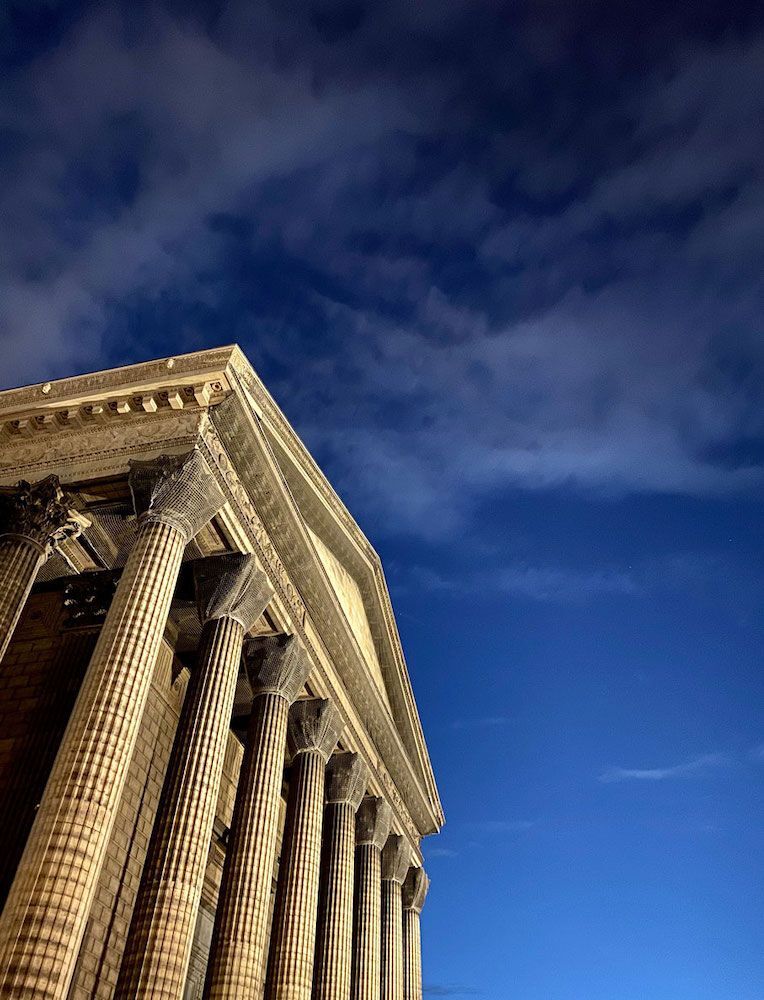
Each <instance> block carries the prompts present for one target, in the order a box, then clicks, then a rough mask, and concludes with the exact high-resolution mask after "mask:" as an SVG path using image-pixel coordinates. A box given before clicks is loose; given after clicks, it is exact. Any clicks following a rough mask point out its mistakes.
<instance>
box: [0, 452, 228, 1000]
mask: <svg viewBox="0 0 764 1000" xmlns="http://www.w3.org/2000/svg"><path fill="white" fill-rule="evenodd" d="M130 487H131V490H132V493H133V499H134V502H135V506H136V512H137V513H138V515H139V519H138V534H137V538H136V541H135V544H134V545H133V548H132V551H131V553H130V555H129V557H128V559H127V562H126V564H125V568H124V570H123V571H122V576H121V578H120V581H119V584H118V586H117V590H116V593H115V595H114V598H113V600H112V603H111V607H110V608H109V612H108V614H107V616H106V621H105V622H104V625H103V628H102V629H101V633H100V635H99V637H98V642H97V643H96V647H95V650H94V651H93V656H92V657H91V660H90V664H89V666H88V669H87V672H86V674H85V678H84V680H83V682H82V687H81V688H80V693H79V695H78V697H77V701H76V703H75V706H74V710H73V712H72V715H71V718H70V719H69V724H68V726H67V728H66V731H65V733H64V737H63V740H62V742H61V746H60V748H59V751H58V755H57V757H56V761H55V763H54V765H53V769H52V771H51V774H50V777H49V779H48V784H47V786H46V788H45V794H44V795H43V799H42V802H41V803H40V808H39V810H38V813H37V817H36V819H35V822H34V825H33V826H32V830H31V833H30V835H29V839H28V841H27V846H26V849H25V851H24V854H23V857H22V859H21V862H20V864H19V868H18V872H17V875H16V878H15V880H14V882H13V886H12V888H11V891H10V894H9V896H8V901H7V903H6V905H5V909H4V911H3V915H2V918H1V919H0V996H2V997H3V1000H8V998H17V1000H29V998H36V997H39V998H43V997H44V998H45V1000H64V998H65V997H66V996H67V992H68V989H69V984H70V981H71V978H72V974H73V971H74V965H75V961H76V958H77V952H78V949H79V946H80V943H81V941H82V936H83V933H84V930H85V924H86V921H87V917H88V913H89V910H90V906H91V903H92V901H93V896H94V894H95V891H96V887H97V883H98V876H99V873H100V870H101V866H102V863H103V859H104V855H105V853H106V848H107V845H108V843H109V839H110V837H111V832H112V828H113V825H114V820H115V817H116V813H117V807H118V805H119V800H120V797H121V795H122V791H123V788H124V784H125V780H126V777H127V770H128V765H129V763H130V759H131V757H132V754H133V750H134V748H135V743H136V739H137V735H138V727H139V725H140V721H141V717H142V715H143V710H144V708H145V706H146V700H147V698H148V693H149V688H150V685H151V676H152V673H153V670H154V663H155V660H156V656H157V652H158V651H159V645H160V643H161V640H162V634H163V632H164V628H165V625H166V622H167V616H168V613H169V609H170V602H171V600H172V595H173V591H174V589H175V582H176V579H177V576H178V572H179V570H180V564H181V559H182V557H183V550H184V549H185V547H186V543H187V542H188V541H189V540H190V539H191V538H193V536H194V535H195V534H196V533H197V532H198V531H199V530H200V529H201V528H202V527H203V526H204V525H205V524H206V523H207V522H208V521H209V520H210V519H211V518H212V517H213V516H214V514H215V513H216V512H217V511H218V510H219V509H220V507H221V506H222V505H223V503H224V496H223V494H222V492H221V490H220V488H219V486H218V485H217V482H216V481H215V478H214V476H213V474H212V473H211V472H210V469H209V468H208V466H207V464H206V462H205V461H204V459H203V458H202V456H201V454H200V453H199V452H198V451H192V452H191V453H190V454H188V455H186V456H173V457H167V456H163V457H161V458H158V459H154V460H152V461H150V462H133V463H131V469H130Z"/></svg>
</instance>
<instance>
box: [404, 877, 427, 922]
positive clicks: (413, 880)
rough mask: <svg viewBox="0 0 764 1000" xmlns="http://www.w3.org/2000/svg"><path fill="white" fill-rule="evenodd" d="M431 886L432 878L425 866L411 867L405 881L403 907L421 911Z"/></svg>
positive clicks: (417, 911)
mask: <svg viewBox="0 0 764 1000" xmlns="http://www.w3.org/2000/svg"><path fill="white" fill-rule="evenodd" d="M429 888H430V880H429V878H427V872H426V871H425V870H424V868H409V872H408V875H407V876H406V879H405V881H404V883H403V909H404V910H414V912H415V913H421V912H422V907H423V906H424V901H425V898H426V896H427V890H428V889H429Z"/></svg>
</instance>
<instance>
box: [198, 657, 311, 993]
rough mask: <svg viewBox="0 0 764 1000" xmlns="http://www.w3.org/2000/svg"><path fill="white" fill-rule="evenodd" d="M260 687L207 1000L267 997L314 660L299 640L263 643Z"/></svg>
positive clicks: (254, 676)
mask: <svg viewBox="0 0 764 1000" xmlns="http://www.w3.org/2000/svg"><path fill="white" fill-rule="evenodd" d="M257 645H258V646H259V647H266V648H265V657H264V663H263V664H262V666H261V668H260V669H257V670H251V671H250V678H251V680H252V682H253V687H254V689H255V698H254V701H253V704H252V714H251V717H250V723H249V732H248V736H247V745H246V748H245V751H244V758H243V760H242V764H241V772H240V775H239V784H238V787H237V792H236V802H235V805H234V811H233V818H232V820H231V833H230V836H229V839H228V847H227V850H226V857H225V865H224V868H223V877H222V881H221V884H220V895H219V898H218V906H217V911H216V914H215V926H214V929H213V933H212V946H211V949H210V959H209V964H208V966H207V979H206V983H205V990H204V996H205V998H207V1000H230V998H231V997H255V996H261V995H262V986H263V982H264V979H265V963H266V956H267V943H268V916H269V910H270V896H271V882H272V879H273V867H274V863H275V860H276V843H277V837H278V825H279V804H280V801H281V785H282V782H283V776H284V756H285V753H286V744H287V724H288V718H289V706H290V704H291V703H292V701H293V700H294V698H295V697H296V696H297V694H298V693H299V691H300V688H301V687H302V685H303V683H304V682H305V678H306V676H307V674H308V670H309V668H310V664H309V661H308V660H307V657H306V656H305V654H304V651H303V650H301V649H300V648H299V646H298V643H297V640H296V639H295V638H294V637H279V639H278V641H277V644H276V643H274V642H273V641H272V640H265V641H261V642H260V643H258V644H257Z"/></svg>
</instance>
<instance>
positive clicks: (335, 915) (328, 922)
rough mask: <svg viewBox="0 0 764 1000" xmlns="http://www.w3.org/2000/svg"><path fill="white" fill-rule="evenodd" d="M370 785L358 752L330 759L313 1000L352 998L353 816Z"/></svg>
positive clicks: (347, 999) (338, 755) (366, 770)
mask: <svg viewBox="0 0 764 1000" xmlns="http://www.w3.org/2000/svg"><path fill="white" fill-rule="evenodd" d="M367 781H368V769H367V768H366V766H365V764H364V763H363V761H361V759H360V758H359V756H358V754H355V753H342V754H335V755H334V757H332V758H331V759H330V761H329V765H328V767H327V786H328V791H327V804H326V809H325V811H324V853H323V857H322V866H321V867H322V871H321V890H320V905H319V914H320V916H319V921H318V940H317V943H316V968H315V986H314V990H313V1000H350V976H351V971H352V958H353V886H354V877H355V873H354V863H355V814H356V811H357V809H358V806H359V805H360V804H361V799H362V798H363V793H364V791H365V789H366V783H367Z"/></svg>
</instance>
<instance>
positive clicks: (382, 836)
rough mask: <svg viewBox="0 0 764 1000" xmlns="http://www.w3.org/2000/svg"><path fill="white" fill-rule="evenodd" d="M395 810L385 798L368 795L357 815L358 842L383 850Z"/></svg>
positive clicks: (356, 835) (356, 830)
mask: <svg viewBox="0 0 764 1000" xmlns="http://www.w3.org/2000/svg"><path fill="white" fill-rule="evenodd" d="M392 820H393V811H392V809H391V808H390V804H389V803H388V802H386V801H385V800H384V799H380V798H376V797H375V796H373V795H367V796H366V798H365V799H364V800H363V801H362V802H361V805H360V807H359V809H358V812H357V813H356V817H355V842H356V844H359V845H360V844H371V845H373V846H374V847H376V848H378V849H379V850H382V847H383V846H384V843H385V841H386V840H387V837H388V835H389V833H390V824H391V823H392Z"/></svg>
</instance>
